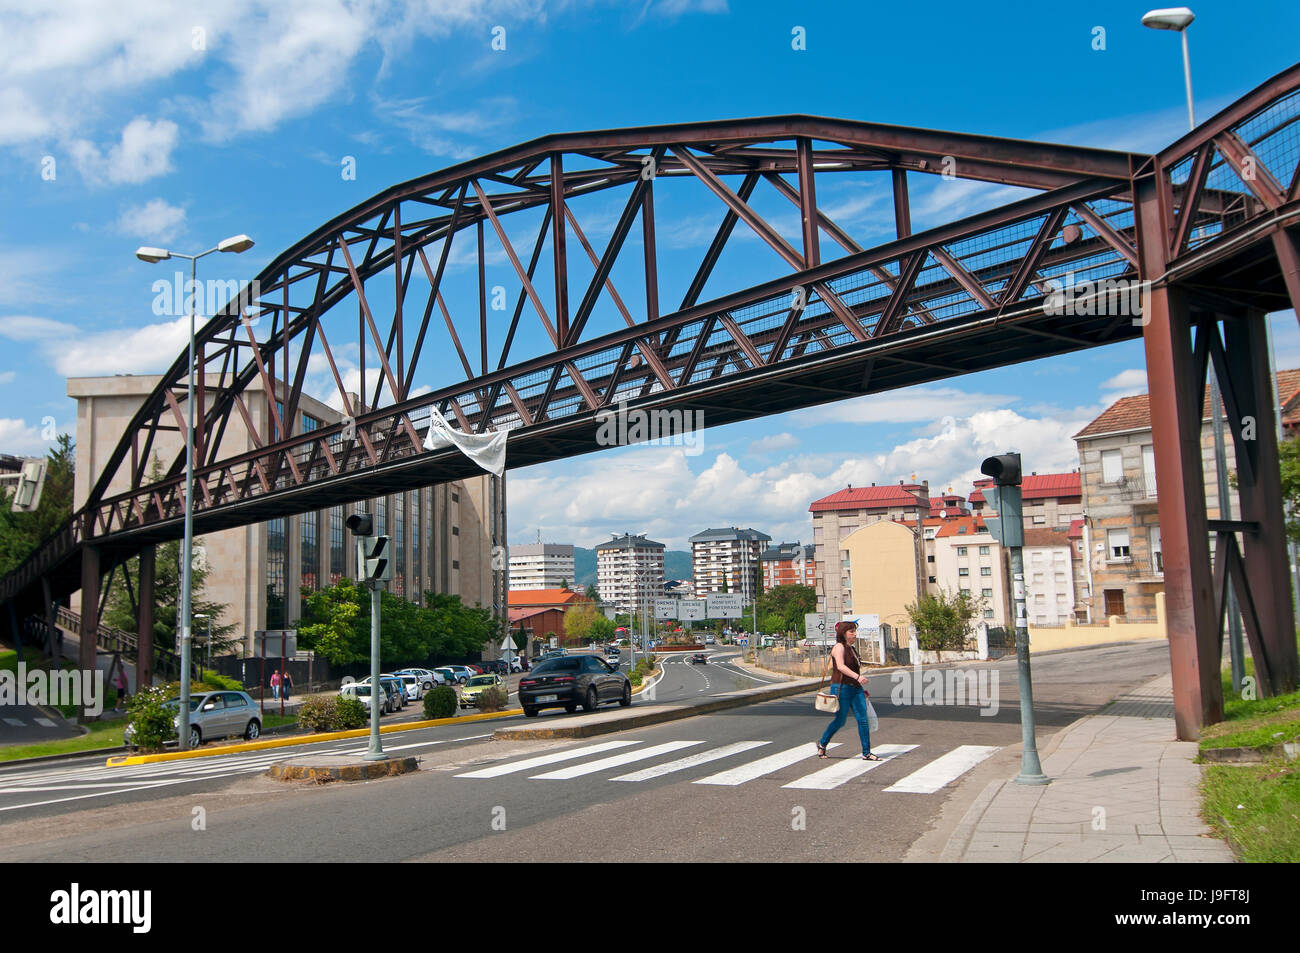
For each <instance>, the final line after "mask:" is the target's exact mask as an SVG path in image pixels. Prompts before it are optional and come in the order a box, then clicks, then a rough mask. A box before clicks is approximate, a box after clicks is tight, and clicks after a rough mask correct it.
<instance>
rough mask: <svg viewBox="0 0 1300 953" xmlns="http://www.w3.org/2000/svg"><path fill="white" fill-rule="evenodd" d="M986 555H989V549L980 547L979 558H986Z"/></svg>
mask: <svg viewBox="0 0 1300 953" xmlns="http://www.w3.org/2000/svg"><path fill="white" fill-rule="evenodd" d="M988 554H989V548H988V547H987V546H981V547H980V555H981V556H987V555H988Z"/></svg>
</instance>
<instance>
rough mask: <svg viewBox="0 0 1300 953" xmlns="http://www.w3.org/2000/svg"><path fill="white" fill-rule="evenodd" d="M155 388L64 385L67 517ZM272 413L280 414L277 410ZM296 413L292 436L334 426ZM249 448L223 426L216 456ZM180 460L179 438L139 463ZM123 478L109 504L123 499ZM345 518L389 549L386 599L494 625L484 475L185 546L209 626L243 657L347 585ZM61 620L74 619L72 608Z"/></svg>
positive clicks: (254, 414) (492, 513)
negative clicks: (307, 601) (71, 485)
mask: <svg viewBox="0 0 1300 953" xmlns="http://www.w3.org/2000/svg"><path fill="white" fill-rule="evenodd" d="M159 380H160V378H158V377H156V376H136V375H117V376H114V377H96V378H70V379H69V380H68V385H67V392H68V396H69V397H72V398H74V399H75V400H76V401H77V463H76V479H75V489H74V506H77V507H79V506H81V505H82V504H83V503H84V502H85V501H86V498H87V497H88V496H89V493H90V487H91V485H92V484H93V483H94V481H95V479H97V478H98V476H99V473H100V471H101V470H102V469H103V466H104V461H105V460H106V459H107V458H108V457H109V455H110V454H111V453H112V451H113V449H114V448H115V447H116V446H117V443H118V441H119V440H120V438H121V435H122V433H123V432H124V431H125V429H126V427H127V426H128V424H129V423H130V420H131V418H132V416H133V415H134V414H135V412H136V411H137V410H138V409H139V407H140V405H141V404H142V403H143V402H144V400H145V398H146V397H148V395H149V394H151V393H152V392H153V390H154V388H155V387H156V386H157V385H158V382H159ZM216 384H217V381H216V380H215V378H210V379H209V380H208V387H209V389H208V393H209V394H210V395H211V394H214V393H215V387H216ZM280 396H281V397H282V396H283V394H281V395H280ZM243 399H244V404H245V406H246V407H247V409H248V414H249V417H250V418H251V419H252V420H253V421H255V422H256V426H258V427H259V428H263V432H266V433H270V432H272V430H273V426H272V423H271V421H272V416H271V410H270V401H269V400H268V397H267V394H266V392H265V390H264V389H263V387H262V385H261V382H260V380H255V381H253V382H252V383H250V384H249V386H248V388H247V389H246V390H245V391H244V392H243ZM353 399H354V400H356V398H355V396H354V397H353ZM357 403H359V401H357ZM208 406H211V398H209V404H208ZM277 406H278V409H279V412H280V413H283V409H284V408H283V401H277ZM298 411H299V414H300V419H299V421H298V422H297V427H296V428H295V429H296V430H297V431H298V432H307V431H311V430H314V429H316V428H318V427H322V426H330V425H332V424H334V423H337V422H338V421H339V420H341V419H342V417H341V415H340V414H339V413H338V412H337V411H335V410H333V409H331V408H330V407H328V406H327V405H325V404H322V403H320V402H319V401H317V400H314V399H312V398H310V397H308V396H307V395H305V394H304V395H303V396H302V397H301V399H300V402H299V408H298ZM255 446H256V445H255V443H254V442H253V440H252V439H251V436H250V434H249V432H248V429H247V427H246V425H245V423H244V421H243V419H242V417H241V416H240V415H232V416H231V418H230V420H229V423H228V425H227V428H226V431H225V433H224V435H223V437H222V443H221V449H220V455H221V456H233V455H236V454H240V453H246V452H248V451H251V450H253V449H255ZM183 448H184V433H183V431H168V432H160V433H159V434H158V435H157V436H156V437H155V439H154V444H153V447H152V449H151V454H152V455H153V456H154V457H156V458H157V459H158V461H159V463H160V465H161V466H162V467H163V468H166V467H168V466H170V465H171V462H172V461H173V460H174V459H175V457H176V455H177V454H178V453H180V452H182V450H183ZM125 469H126V468H125V467H123V468H122V471H121V472H120V473H119V476H118V478H117V479H115V481H114V483H113V484H112V485H111V486H110V489H109V495H112V494H113V493H120V492H125V491H126V490H127V488H128V487H127V482H126V475H125ZM354 510H366V511H368V512H371V513H373V514H374V516H375V521H376V528H375V532H376V533H377V534H381V535H390V536H391V537H392V545H393V551H394V564H393V581H392V582H391V583H390V584H389V585H390V591H392V592H394V593H395V594H397V595H401V596H404V597H405V598H408V599H412V600H413V601H417V602H418V601H421V600H422V599H423V594H424V592H425V591H429V590H431V591H435V592H440V593H447V594H452V595H459V596H460V597H461V599H462V601H464V602H465V603H466V604H467V605H478V606H482V607H483V608H486V609H489V610H492V611H493V612H494V613H495V614H496V615H498V616H500V617H502V618H504V617H505V616H506V612H507V606H506V585H507V570H506V564H505V559H504V558H503V555H500V554H503V553H504V550H503V549H500V548H498V547H503V546H504V542H505V538H506V535H505V531H506V526H505V517H506V509H505V481H504V480H503V479H498V478H496V477H493V476H491V475H488V474H485V475H483V476H481V477H476V478H473V479H468V480H459V481H453V482H449V483H441V484H437V485H433V486H427V487H422V488H420V489H418V490H411V491H407V492H404V493H396V494H393V495H390V496H386V497H381V498H377V499H374V500H370V501H365V502H358V503H355V504H349V505H347V506H335V507H330V508H328V509H324V510H318V511H315V512H311V513H303V514H300V515H295V516H287V517H281V518H277V519H273V520H269V521H267V522H265V523H255V524H250V525H248V526H241V527H237V528H234V529H229V530H223V531H221V532H218V533H211V534H208V535H206V536H201V537H197V538H196V540H195V543H196V552H197V555H196V557H195V558H196V561H201V562H200V564H201V565H204V566H206V568H207V570H208V577H207V581H206V584H205V589H204V597H205V598H206V599H208V600H211V601H214V602H219V603H223V604H224V605H226V606H227V612H226V614H225V615H223V617H222V618H221V620H220V621H221V623H222V624H224V625H230V624H233V625H234V626H235V632H236V633H237V635H238V636H239V637H240V638H242V639H243V640H244V644H245V646H246V649H247V650H249V651H251V650H252V646H253V641H254V640H253V633H254V632H255V631H257V630H259V629H279V628H288V627H291V626H292V625H293V623H294V622H296V621H297V619H298V618H299V617H300V616H301V613H302V596H301V589H303V588H306V589H309V590H310V589H319V588H321V587H322V586H327V585H330V584H331V583H334V582H337V581H338V580H339V579H341V578H343V577H345V576H347V577H350V578H351V577H354V576H355V550H354V544H353V537H352V535H351V534H350V533H349V532H347V530H346V529H345V527H344V519H345V517H346V515H347V514H348V513H351V512H353V511H354ZM73 608H74V609H79V606H78V605H77V604H76V601H75V597H74V605H73Z"/></svg>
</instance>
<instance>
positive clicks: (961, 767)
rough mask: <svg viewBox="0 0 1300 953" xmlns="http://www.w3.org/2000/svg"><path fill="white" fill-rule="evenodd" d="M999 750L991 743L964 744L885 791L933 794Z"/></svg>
mask: <svg viewBox="0 0 1300 953" xmlns="http://www.w3.org/2000/svg"><path fill="white" fill-rule="evenodd" d="M997 750H998V749H997V748H996V747H994V746H991V745H962V746H960V747H958V748H953V749H952V750H951V751H949V752H948V753H947V754H946V755H944V756H943V757H941V758H935V759H934V760H933V761H931V762H930V763H929V764H927V765H925V767H923V768H920V769H918V770H916V771H913V772H912V773H911V774H909V775H908V776H907V777H905V778H902V779H900V780H898V781H896V782H895V783H893V784H891V785H890V786H889V787H887V788H885V793H887V794H888V793H890V792H893V793H895V794H933V793H935V792H936V791H938V790H940V789H941V788H943V787H944V786H945V785H947V784H950V783H951V782H953V781H956V780H957V779H958V778H959V777H961V776H962V775H963V774H965V773H966V772H967V771H969V770H970V769H971V768H973V767H975V765H977V764H979V763H980V762H981V761H983V760H984V759H985V758H988V757H990V756H991V755H992V754H993V753H994V752H995V751H997Z"/></svg>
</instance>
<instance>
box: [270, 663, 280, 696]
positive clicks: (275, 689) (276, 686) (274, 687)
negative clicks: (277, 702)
mask: <svg viewBox="0 0 1300 953" xmlns="http://www.w3.org/2000/svg"><path fill="white" fill-rule="evenodd" d="M271 697H272V698H279V697H280V670H279V669H278V668H277V669H276V670H275V671H274V672H272V673H271Z"/></svg>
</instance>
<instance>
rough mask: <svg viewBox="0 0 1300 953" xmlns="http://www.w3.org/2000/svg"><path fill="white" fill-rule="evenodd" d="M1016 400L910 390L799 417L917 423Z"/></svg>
mask: <svg viewBox="0 0 1300 953" xmlns="http://www.w3.org/2000/svg"><path fill="white" fill-rule="evenodd" d="M1017 399H1018V398H1016V397H1015V396H1014V395H1008V394H980V393H971V392H968V391H963V390H960V389H959V388H956V387H910V388H908V389H907V390H899V391H888V392H886V393H882V394H870V395H867V396H864V397H855V398H853V399H851V400H842V401H838V402H836V403H833V404H824V405H822V406H820V407H811V408H809V409H807V410H802V411H798V412H797V414H798V420H799V422H800V423H801V424H808V425H812V424H822V423H856V424H882V423H896V424H901V423H918V422H921V421H933V420H939V419H942V418H943V417H944V415H946V414H949V413H951V412H952V410H953V408H960V409H961V410H962V411H963V412H966V413H970V412H973V411H976V410H989V409H992V408H995V407H1005V406H1006V405H1007V404H1009V403H1013V402H1015V401H1016V400H1017Z"/></svg>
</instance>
